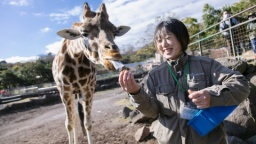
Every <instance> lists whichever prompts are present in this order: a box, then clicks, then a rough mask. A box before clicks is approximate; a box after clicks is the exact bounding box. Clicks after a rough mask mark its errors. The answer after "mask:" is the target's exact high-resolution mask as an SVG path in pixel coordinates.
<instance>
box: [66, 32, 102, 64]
mask: <svg viewBox="0 0 256 144" xmlns="http://www.w3.org/2000/svg"><path fill="white" fill-rule="evenodd" d="M64 43H66V45H67V51H66V52H67V53H68V54H69V55H70V56H71V58H74V57H75V56H76V55H77V54H81V53H83V54H84V55H85V56H86V57H87V59H89V60H90V61H91V62H93V63H95V64H99V59H97V54H95V52H93V51H91V50H90V48H89V41H88V39H87V38H84V37H81V38H78V39H76V40H65V42H64Z"/></svg>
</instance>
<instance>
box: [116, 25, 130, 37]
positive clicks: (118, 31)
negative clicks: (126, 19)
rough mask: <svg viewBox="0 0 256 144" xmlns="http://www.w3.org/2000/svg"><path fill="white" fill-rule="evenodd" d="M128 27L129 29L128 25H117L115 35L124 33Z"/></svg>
mask: <svg viewBox="0 0 256 144" xmlns="http://www.w3.org/2000/svg"><path fill="white" fill-rule="evenodd" d="M130 29H131V27H129V26H119V27H117V30H116V32H115V36H122V35H124V34H125V33H127V32H128V31H129V30H130Z"/></svg>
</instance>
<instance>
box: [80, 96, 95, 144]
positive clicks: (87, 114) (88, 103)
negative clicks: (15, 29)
mask: <svg viewBox="0 0 256 144" xmlns="http://www.w3.org/2000/svg"><path fill="white" fill-rule="evenodd" d="M82 105H83V111H84V127H85V129H86V134H87V140H88V144H93V140H92V118H91V110H92V94H91V93H87V95H86V96H85V95H84V97H83V101H82Z"/></svg>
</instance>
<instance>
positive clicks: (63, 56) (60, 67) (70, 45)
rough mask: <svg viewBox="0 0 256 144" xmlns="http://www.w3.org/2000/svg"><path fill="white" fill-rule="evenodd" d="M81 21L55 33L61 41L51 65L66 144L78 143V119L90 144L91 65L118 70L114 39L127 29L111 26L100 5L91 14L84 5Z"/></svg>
mask: <svg viewBox="0 0 256 144" xmlns="http://www.w3.org/2000/svg"><path fill="white" fill-rule="evenodd" d="M83 19H84V22H75V23H73V25H72V28H68V29H63V30H61V31H59V32H57V34H58V35H59V36H61V37H63V38H64V41H63V43H62V48H61V49H60V51H59V52H58V53H57V55H56V56H55V58H54V61H53V66H52V73H53V77H54V81H55V83H56V85H57V88H58V91H59V93H60V97H61V100H62V103H63V105H64V107H65V111H66V123H65V126H66V129H67V132H68V139H69V143H70V144H77V143H78V117H79V118H80V124H81V126H82V130H83V133H84V135H87V140H88V143H89V144H92V143H93V138H92V118H91V109H92V99H93V93H94V90H95V87H96V75H97V72H96V68H95V64H101V65H103V66H104V67H105V68H106V69H107V70H115V69H119V67H122V64H121V63H120V62H119V61H120V60H121V58H122V55H121V54H120V51H119V48H118V46H117V45H116V44H115V42H114V39H115V37H116V36H122V35H124V34H125V33H127V32H128V31H129V30H130V27H128V26H119V27H116V26H115V25H114V24H112V23H111V22H110V21H109V16H108V14H107V10H106V7H105V5H104V4H101V6H100V8H99V11H98V12H93V11H91V9H90V7H89V5H88V4H87V3H84V13H83ZM76 99H77V101H78V102H77V101H76ZM76 107H78V114H79V115H77V112H76Z"/></svg>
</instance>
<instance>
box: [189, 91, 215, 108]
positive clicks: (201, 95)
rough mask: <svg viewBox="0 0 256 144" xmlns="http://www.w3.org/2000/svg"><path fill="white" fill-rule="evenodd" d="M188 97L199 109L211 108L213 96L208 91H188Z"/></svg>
mask: <svg viewBox="0 0 256 144" xmlns="http://www.w3.org/2000/svg"><path fill="white" fill-rule="evenodd" d="M188 93H189V95H188V97H189V98H190V99H191V100H192V102H193V103H195V105H196V106H197V108H199V109H203V108H208V107H210V101H211V95H210V94H209V92H208V91H207V90H200V91H192V90H188Z"/></svg>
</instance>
